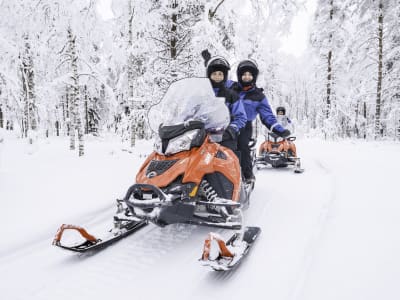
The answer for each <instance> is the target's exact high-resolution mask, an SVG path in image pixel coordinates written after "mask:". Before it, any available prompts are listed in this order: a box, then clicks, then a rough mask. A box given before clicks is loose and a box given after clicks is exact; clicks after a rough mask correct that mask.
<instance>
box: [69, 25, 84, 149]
mask: <svg viewBox="0 0 400 300" xmlns="http://www.w3.org/2000/svg"><path fill="white" fill-rule="evenodd" d="M68 40H69V50H70V51H69V55H70V58H71V69H72V78H71V79H72V86H71V88H72V93H71V105H70V106H71V112H72V114H73V124H72V128H71V129H72V130H71V133H73V134H71V145H70V146H71V149H72V146H73V147H74V148H75V131H76V132H77V133H78V141H79V151H78V153H79V156H82V155H84V140H83V131H82V122H81V117H80V94H79V75H78V56H77V54H76V45H75V37H74V36H73V34H72V30H71V28H68ZM72 101H73V103H72Z"/></svg>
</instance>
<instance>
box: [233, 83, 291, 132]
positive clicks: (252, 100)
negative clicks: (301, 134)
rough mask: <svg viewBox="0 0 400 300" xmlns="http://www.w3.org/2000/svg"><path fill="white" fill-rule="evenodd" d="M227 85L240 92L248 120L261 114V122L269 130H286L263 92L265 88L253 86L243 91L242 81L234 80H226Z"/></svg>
mask: <svg viewBox="0 0 400 300" xmlns="http://www.w3.org/2000/svg"><path fill="white" fill-rule="evenodd" d="M226 87H227V88H230V89H233V90H234V91H236V92H237V93H239V97H240V99H241V100H242V101H243V106H244V108H245V111H246V115H247V121H248V122H251V121H253V120H254V119H255V118H256V117H257V114H259V115H260V120H261V122H262V123H263V124H264V125H265V126H266V127H267V128H268V129H269V130H271V131H275V132H278V133H281V132H283V131H284V130H285V128H283V127H282V126H281V125H280V124H279V123H278V120H277V119H276V117H275V115H274V113H273V112H272V109H271V106H270V105H269V103H268V100H267V97H265V95H264V93H263V89H260V88H257V87H253V88H251V89H250V90H248V91H243V90H242V87H241V86H240V83H237V82H234V81H232V80H228V81H227V82H226Z"/></svg>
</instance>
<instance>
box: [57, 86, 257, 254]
mask: <svg viewBox="0 0 400 300" xmlns="http://www.w3.org/2000/svg"><path fill="white" fill-rule="evenodd" d="M148 119H149V125H150V127H151V128H152V130H153V131H155V132H157V137H156V140H155V144H154V151H153V152H152V153H151V154H150V156H149V157H148V158H147V159H146V161H145V162H144V163H143V165H142V166H141V168H140V169H139V172H138V173H137V175H136V183H135V184H133V185H132V186H131V187H130V188H129V189H128V191H127V193H126V195H125V197H124V199H123V200H117V202H118V205H117V207H118V209H117V214H116V215H115V216H114V229H112V230H110V233H109V234H108V236H107V237H105V238H101V239H98V238H96V237H94V236H92V235H90V234H88V233H87V232H86V230H84V229H83V228H81V227H77V226H73V225H63V226H62V227H61V228H60V230H59V231H58V233H57V235H56V238H55V240H54V244H55V245H56V246H59V247H62V248H65V249H67V250H72V251H78V252H84V251H86V250H89V249H94V248H100V247H102V246H103V245H107V244H110V243H112V242H113V241H115V240H118V239H121V238H122V237H124V236H126V235H128V234H130V233H132V232H134V231H136V230H137V229H139V228H141V227H143V226H144V225H146V224H147V223H148V222H149V221H150V222H152V223H154V224H156V225H159V226H165V225H168V224H173V223H187V224H197V225H208V226H216V227H220V228H229V229H240V228H241V226H242V219H241V217H242V213H241V209H242V208H246V207H247V206H248V204H249V194H250V192H251V187H249V186H246V185H245V184H243V182H242V179H241V170H240V164H239V160H238V158H237V156H236V155H235V154H234V153H233V151H231V150H230V149H228V148H225V147H223V146H221V145H220V144H218V143H217V142H216V141H218V140H220V139H221V138H222V134H223V131H224V128H226V127H227V126H228V124H229V121H230V116H229V111H228V109H227V107H226V105H225V103H224V99H222V98H216V97H215V96H214V93H213V91H212V89H211V85H210V82H209V80H208V79H207V78H188V79H184V80H180V81H177V82H175V83H173V84H172V85H171V86H170V88H169V89H168V91H167V93H166V94H165V96H164V98H163V100H162V101H161V102H160V103H159V104H157V105H155V106H153V107H152V108H151V109H150V111H149V115H148ZM65 229H75V230H78V231H79V232H80V233H81V235H82V236H83V237H84V238H85V241H84V242H83V243H81V244H79V245H75V246H66V245H63V244H62V243H61V238H62V235H63V231H64V230H65Z"/></svg>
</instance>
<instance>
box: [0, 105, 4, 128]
mask: <svg viewBox="0 0 400 300" xmlns="http://www.w3.org/2000/svg"><path fill="white" fill-rule="evenodd" d="M0 128H4V116H3V110H2V109H1V106H0Z"/></svg>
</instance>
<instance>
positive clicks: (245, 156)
mask: <svg viewBox="0 0 400 300" xmlns="http://www.w3.org/2000/svg"><path fill="white" fill-rule="evenodd" d="M258 73H259V70H258V66H257V64H256V63H255V62H254V61H252V60H243V61H241V62H240V63H239V65H238V67H237V70H236V75H237V79H238V82H233V81H228V82H227V83H226V85H227V87H228V88H230V89H233V90H234V91H236V92H237V93H238V94H239V97H240V99H241V100H242V101H243V105H244V108H245V111H246V115H247V122H246V125H245V126H244V128H242V130H241V131H240V135H239V138H238V150H239V151H240V152H241V167H242V172H243V176H244V178H245V181H246V182H252V181H254V180H255V176H254V174H253V164H252V159H251V150H250V147H249V142H250V140H251V138H252V132H253V127H252V122H253V121H254V119H255V118H256V117H257V115H259V117H260V120H261V122H262V123H263V124H264V125H265V126H266V127H267V128H268V129H269V130H270V131H272V132H274V133H276V134H278V135H279V136H282V137H288V136H289V135H290V131H289V130H287V129H285V128H283V127H282V126H281V125H280V124H279V123H278V121H277V119H276V117H275V115H274V113H273V112H272V109H271V106H270V105H269V103H268V100H267V98H266V96H265V95H264V93H263V89H262V88H258V87H257V86H256V81H257V76H258Z"/></svg>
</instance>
